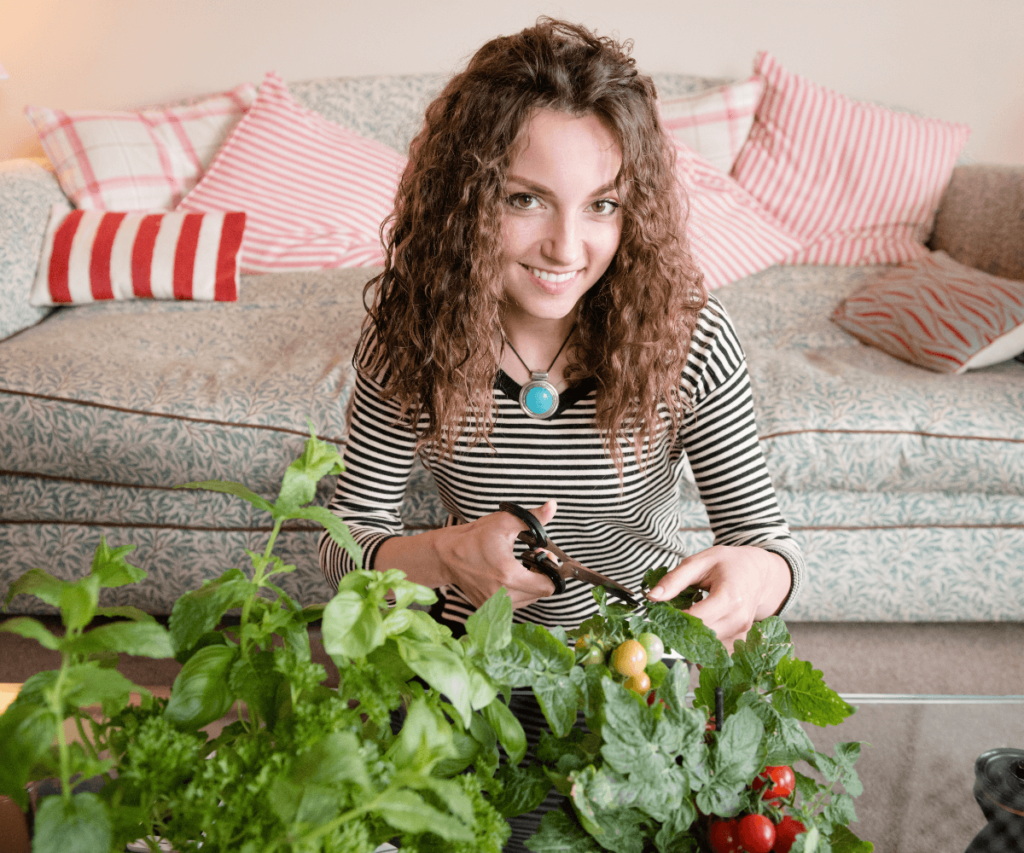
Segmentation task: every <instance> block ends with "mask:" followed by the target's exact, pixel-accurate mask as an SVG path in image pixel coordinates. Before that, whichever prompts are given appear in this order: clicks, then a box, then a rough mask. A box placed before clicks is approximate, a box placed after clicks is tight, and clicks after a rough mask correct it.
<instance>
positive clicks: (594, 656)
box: [580, 646, 604, 666]
mask: <svg viewBox="0 0 1024 853" xmlns="http://www.w3.org/2000/svg"><path fill="white" fill-rule="evenodd" d="M580 663H581V664H583V666H593V665H594V664H599V663H604V651H602V649H601V647H600V646H590V647H589V648H587V649H586V654H585V655H584V656H583V659H582V660H581V661H580Z"/></svg>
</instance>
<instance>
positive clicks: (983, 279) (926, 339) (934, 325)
mask: <svg viewBox="0 0 1024 853" xmlns="http://www.w3.org/2000/svg"><path fill="white" fill-rule="evenodd" d="M832 321H833V322H834V323H836V324H837V325H839V326H841V327H842V328H843V329H845V330H846V331H848V332H849V333H850V334H851V335H854V336H855V337H857V338H859V339H860V340H862V341H864V343H866V344H871V345H872V346H874V347H878V348H879V349H881V350H884V351H885V352H887V353H889V355H892V356H895V357H896V358H900V359H903V360H904V361H909V362H910V363H911V364H917V365H919V366H921V367H927V368H928V369H930V370H935V371H938V372H939V373H963V372H964V371H965V370H973V369H974V368H978V367H988V366H989V365H992V364H998V363H999V362H1001V361H1006V360H1008V359H1011V358H1013V357H1014V356H1016V355H1018V354H1019V353H1024V281H1011V280H1010V279H1008V278H998V277H996V276H994V275H989V274H988V273H985V272H982V271H981V270H976V269H973V268H972V267H966V266H964V265H963V264H960V263H957V262H956V261H954V260H953V259H952V258H950V257H949V255H947V254H946V253H945V252H932V253H930V254H927V255H925V256H924V257H921V258H919V259H917V260H915V261H911V262H910V263H907V264H904V265H903V266H900V267H896V268H895V269H893V270H888V271H886V272H885V273H883V274H882V275H881V276H879V277H878V278H876V279H874V280H873V281H871V282H868V283H866V284H864V285H863V286H862V287H861V288H860V289H859V290H857V292H856V293H854V294H853V295H851V296H850V297H848V298H847V299H846V300H845V301H844V302H843V303H842V304H841V305H840V306H839V307H838V308H837V309H836V310H835V313H834V314H833V315H832Z"/></svg>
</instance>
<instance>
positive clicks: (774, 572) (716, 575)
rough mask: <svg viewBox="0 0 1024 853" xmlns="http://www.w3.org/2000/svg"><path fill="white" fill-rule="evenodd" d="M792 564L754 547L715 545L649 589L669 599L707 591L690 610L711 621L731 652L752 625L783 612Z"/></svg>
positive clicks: (653, 598) (653, 597) (655, 595)
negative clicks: (696, 590)
mask: <svg viewBox="0 0 1024 853" xmlns="http://www.w3.org/2000/svg"><path fill="white" fill-rule="evenodd" d="M791 584H792V576H791V574H790V571H789V564H788V563H787V562H786V561H785V560H784V559H783V558H782V557H780V556H779V555H778V554H775V553H773V552H772V551H766V550H765V549H764V548H758V547H757V546H754V545H741V546H733V545H715V546H713V547H711V548H708V549H707V550H706V551H700V552H698V553H696V554H693V555H691V556H689V557H687V558H686V559H685V560H683V561H682V562H681V563H680V564H679V565H678V566H676V567H675V568H674V569H673V570H672V571H670V572H669V573H668V574H666V575H665V577H663V578H662V579H661V581H660V582H659V583H658V585H657V586H656V587H655V588H654V589H652V590H651V591H650V593H648V595H647V597H648V598H649V599H650V600H651V601H668V600H670V599H672V598H675V596H677V595H679V593H681V592H682V591H683V590H684V589H686V587H688V586H698V587H700V588H701V589H706V590H707V591H708V593H709V594H708V595H707V597H705V598H704V600H703V601H698V602H697V603H696V604H694V605H693V606H692V607H691V608H690V609H689V610H688V611H687V612H688V613H691V614H692V615H694V616H696V617H697V618H698V619H700V620H701V621H702V622H703V623H704V624H705V625H707V626H708V627H709V628H710V629H711V630H712V631H714V632H715V634H716V635H717V636H718V639H719V640H721V641H722V642H723V643H724V644H725V646H726V648H727V649H728V650H729V651H730V652H732V650H733V645H734V643H735V642H736V641H737V640H742V639H744V638H745V637H746V636H747V632H748V631H749V630H750V627H751V625H753V624H754V622H759V621H760V620H762V619H767V618H768V617H769V616H771V615H773V614H775V613H777V612H778V610H779V608H780V607H782V603H783V602H784V601H785V600H786V596H787V595H788V594H789V588H790V585H791Z"/></svg>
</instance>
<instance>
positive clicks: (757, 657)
mask: <svg viewBox="0 0 1024 853" xmlns="http://www.w3.org/2000/svg"><path fill="white" fill-rule="evenodd" d="M792 650H793V643H792V640H791V639H790V636H789V631H788V630H787V629H786V623H785V622H783V621H782V620H781V619H780V618H779V617H778V616H771V617H769V618H768V619H765V620H764V621H763V622H755V623H754V625H753V627H752V628H751V629H750V631H749V632H748V633H747V638H746V639H745V640H737V641H736V648H735V650H734V651H733V655H732V660H733V665H734V667H735V671H736V672H735V674H734V676H733V677H734V678H737V679H738V680H741V681H743V682H745V683H747V684H750V685H753V686H756V687H759V688H760V689H762V690H764V689H767V688H768V687H770V686H771V684H772V682H771V679H772V674H773V673H774V671H775V667H776V666H778V664H779V662H780V661H781V660H782V659H783V658H784V657H786V655H788V654H789V653H790V652H791V651H792Z"/></svg>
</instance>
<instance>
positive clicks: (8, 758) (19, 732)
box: [0, 694, 61, 809]
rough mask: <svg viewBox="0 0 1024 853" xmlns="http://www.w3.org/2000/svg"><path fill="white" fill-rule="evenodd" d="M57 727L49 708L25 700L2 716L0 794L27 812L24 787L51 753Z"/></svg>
mask: <svg viewBox="0 0 1024 853" xmlns="http://www.w3.org/2000/svg"><path fill="white" fill-rule="evenodd" d="M19 698H21V696H20V694H19ZM58 725H61V723H60V721H59V720H58V719H57V718H56V717H55V716H54V715H53V713H52V712H51V711H50V709H49V708H48V707H46V706H44V705H41V704H29V703H28V702H27V701H24V700H23V701H21V702H15V703H14V704H12V705H11V706H10V707H8V708H7V710H6V711H5V712H4V713H3V714H2V715H0V744H3V761H0V794H3V795H5V796H8V797H10V798H11V799H13V800H14V801H15V802H16V803H18V805H19V806H21V807H22V808H23V809H25V808H28V794H27V792H26V790H25V783H26V782H28V781H30V778H31V775H30V774H31V772H32V768H33V766H34V765H35V764H36V762H37V761H39V759H41V758H42V757H43V756H44V755H45V754H46V753H47V752H48V751H49V749H50V744H51V743H53V741H54V739H55V738H56V736H57V726H58Z"/></svg>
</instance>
